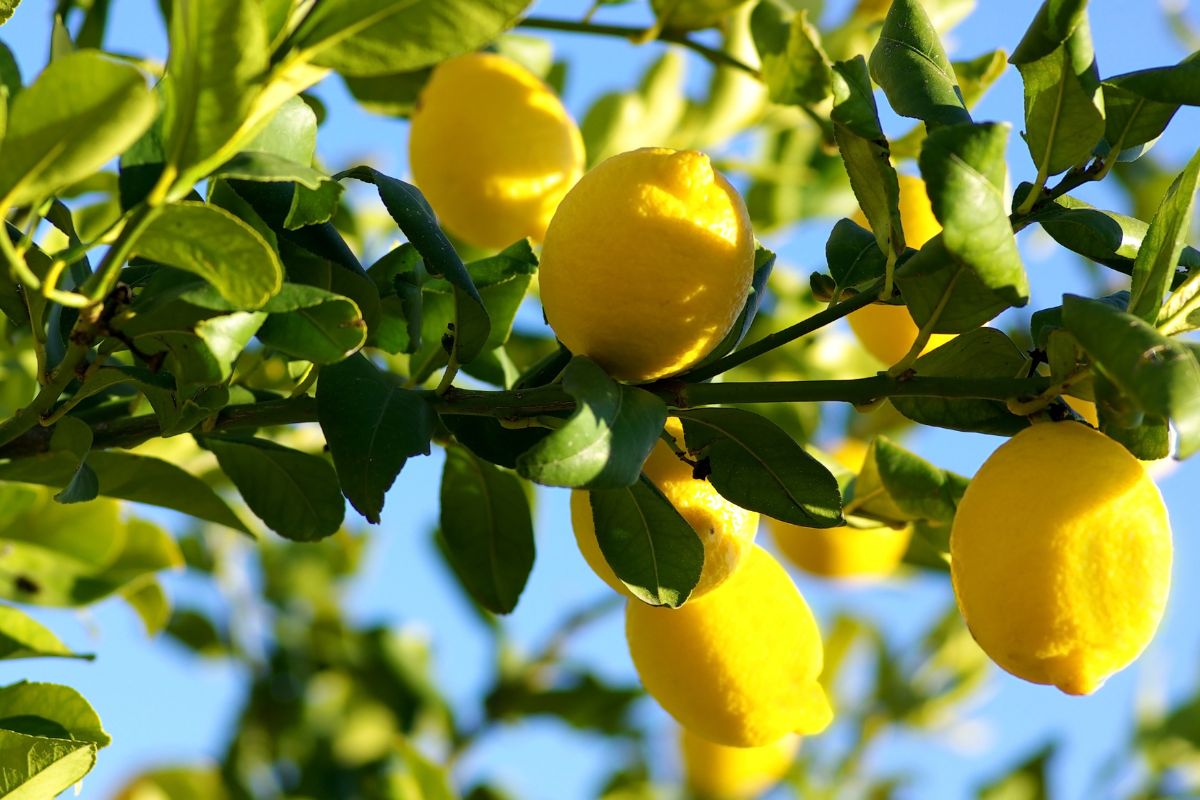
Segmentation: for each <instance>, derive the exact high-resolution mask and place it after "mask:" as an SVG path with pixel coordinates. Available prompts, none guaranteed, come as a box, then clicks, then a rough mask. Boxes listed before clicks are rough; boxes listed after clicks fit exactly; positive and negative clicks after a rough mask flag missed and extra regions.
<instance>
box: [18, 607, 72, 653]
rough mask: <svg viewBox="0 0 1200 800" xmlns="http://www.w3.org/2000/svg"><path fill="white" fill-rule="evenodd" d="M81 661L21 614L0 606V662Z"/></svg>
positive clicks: (55, 638) (53, 637) (46, 630)
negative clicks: (57, 659)
mask: <svg viewBox="0 0 1200 800" xmlns="http://www.w3.org/2000/svg"><path fill="white" fill-rule="evenodd" d="M51 657H54V658H84V659H91V658H92V656H79V655H75V654H74V653H72V652H71V651H70V650H69V649H68V648H67V646H66V645H65V644H63V643H62V642H61V641H60V640H59V638H58V637H57V636H55V635H54V634H53V633H51V632H50V630H49V629H48V628H46V627H45V626H43V625H42V624H41V623H40V622H38V621H37V620H35V619H33V618H32V617H30V616H29V615H28V614H26V613H25V612H24V611H21V610H19V609H16V608H13V607H12V606H0V659H2V660H9V659H16V658H51Z"/></svg>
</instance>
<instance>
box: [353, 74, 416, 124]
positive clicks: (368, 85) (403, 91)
mask: <svg viewBox="0 0 1200 800" xmlns="http://www.w3.org/2000/svg"><path fill="white" fill-rule="evenodd" d="M431 72H432V70H429V69H418V70H413V71H412V72H399V73H395V74H390V75H372V76H363V77H353V76H347V75H343V76H342V79H343V80H345V82H346V88H347V89H349V90H350V94H352V95H353V96H354V99H355V100H357V101H358V104H359V105H360V106H362V107H363V108H364V109H366V110H367V111H370V112H371V113H372V114H382V115H383V116H386V117H408V116H410V115H411V114H412V112H413V110H414V109H415V108H416V107H417V101H418V98H420V96H421V90H422V89H424V88H425V84H426V83H427V82H428V81H429V75H430V73H431Z"/></svg>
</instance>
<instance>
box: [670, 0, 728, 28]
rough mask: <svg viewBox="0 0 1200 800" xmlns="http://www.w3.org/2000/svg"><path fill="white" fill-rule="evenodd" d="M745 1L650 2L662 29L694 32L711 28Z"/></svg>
mask: <svg viewBox="0 0 1200 800" xmlns="http://www.w3.org/2000/svg"><path fill="white" fill-rule="evenodd" d="M746 2H747V0H650V5H651V7H653V8H654V14H655V16H657V17H658V18H659V19H661V20H662V21H663V27H664V28H671V29H675V30H685V31H694V30H697V29H699V28H711V27H712V26H713V25H716V24H717V23H719V22H720V21H721V20H722V19H723V18H724V17H725V16H726V15H728V14H729V12H731V11H733V10H734V9H735V8H737V7H738V6H740V5H742V4H744V3H746Z"/></svg>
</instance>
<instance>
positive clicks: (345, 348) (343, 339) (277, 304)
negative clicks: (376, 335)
mask: <svg viewBox="0 0 1200 800" xmlns="http://www.w3.org/2000/svg"><path fill="white" fill-rule="evenodd" d="M263 310H265V311H266V312H267V313H268V315H269V316H268V317H267V319H266V321H265V322H263V325H262V327H261V328H259V329H258V338H259V340H260V341H262V343H263V344H265V345H267V346H268V347H273V348H274V349H276V350H278V351H279V352H281V353H284V354H286V355H289V356H291V357H293V358H299V359H303V360H305V361H312V362H313V363H315V364H336V363H337V362H339V361H341V360H343V359H345V358H346V357H348V356H350V355H351V354H352V353H355V352H357V351H358V350H359V348H361V347H362V346H363V345H364V344H365V343H366V341H367V323H366V322H365V321H364V320H363V318H362V314H361V312H359V310H358V306H357V305H356V304H355V303H354V301H353V300H350V299H349V298H346V297H342V296H341V295H337V294H334V293H332V292H327V291H325V290H323V289H317V288H316V287H313V286H304V285H302V284H296V283H285V284H283V287H282V288H281V290H280V292H279V294H277V295H275V296H274V297H272V298H271V299H270V300H268V301H267V304H266V305H265V306H264V307H263Z"/></svg>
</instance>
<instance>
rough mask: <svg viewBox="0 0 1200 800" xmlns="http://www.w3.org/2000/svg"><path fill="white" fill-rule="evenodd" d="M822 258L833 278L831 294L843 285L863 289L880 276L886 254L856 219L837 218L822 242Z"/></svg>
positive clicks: (836, 293)
mask: <svg viewBox="0 0 1200 800" xmlns="http://www.w3.org/2000/svg"><path fill="white" fill-rule="evenodd" d="M825 260H826V262H827V263H828V264H829V274H830V277H832V278H833V281H834V289H833V292H832V296H833V297H840V296H841V293H842V292H843V291H845V290H846V289H859V290H862V289H864V288H866V287H868V286H870V285H871V284H873V283H875V282H876V281H877V280H879V279H880V278H882V277H883V273H884V268H885V266H886V264H887V256H885V255H884V254H883V252H882V251H881V250H880V249H879V241H878V240H877V239H876V238H875V234H873V233H871V232H870V231H869V230H866V229H864V228H862V227H860V226H859V225H858V223H856V222H854V221H852V220H848V219H840V220H838V221H837V223H836V224H835V225H834V226H833V230H832V231H830V233H829V239H828V241H826V242H825Z"/></svg>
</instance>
